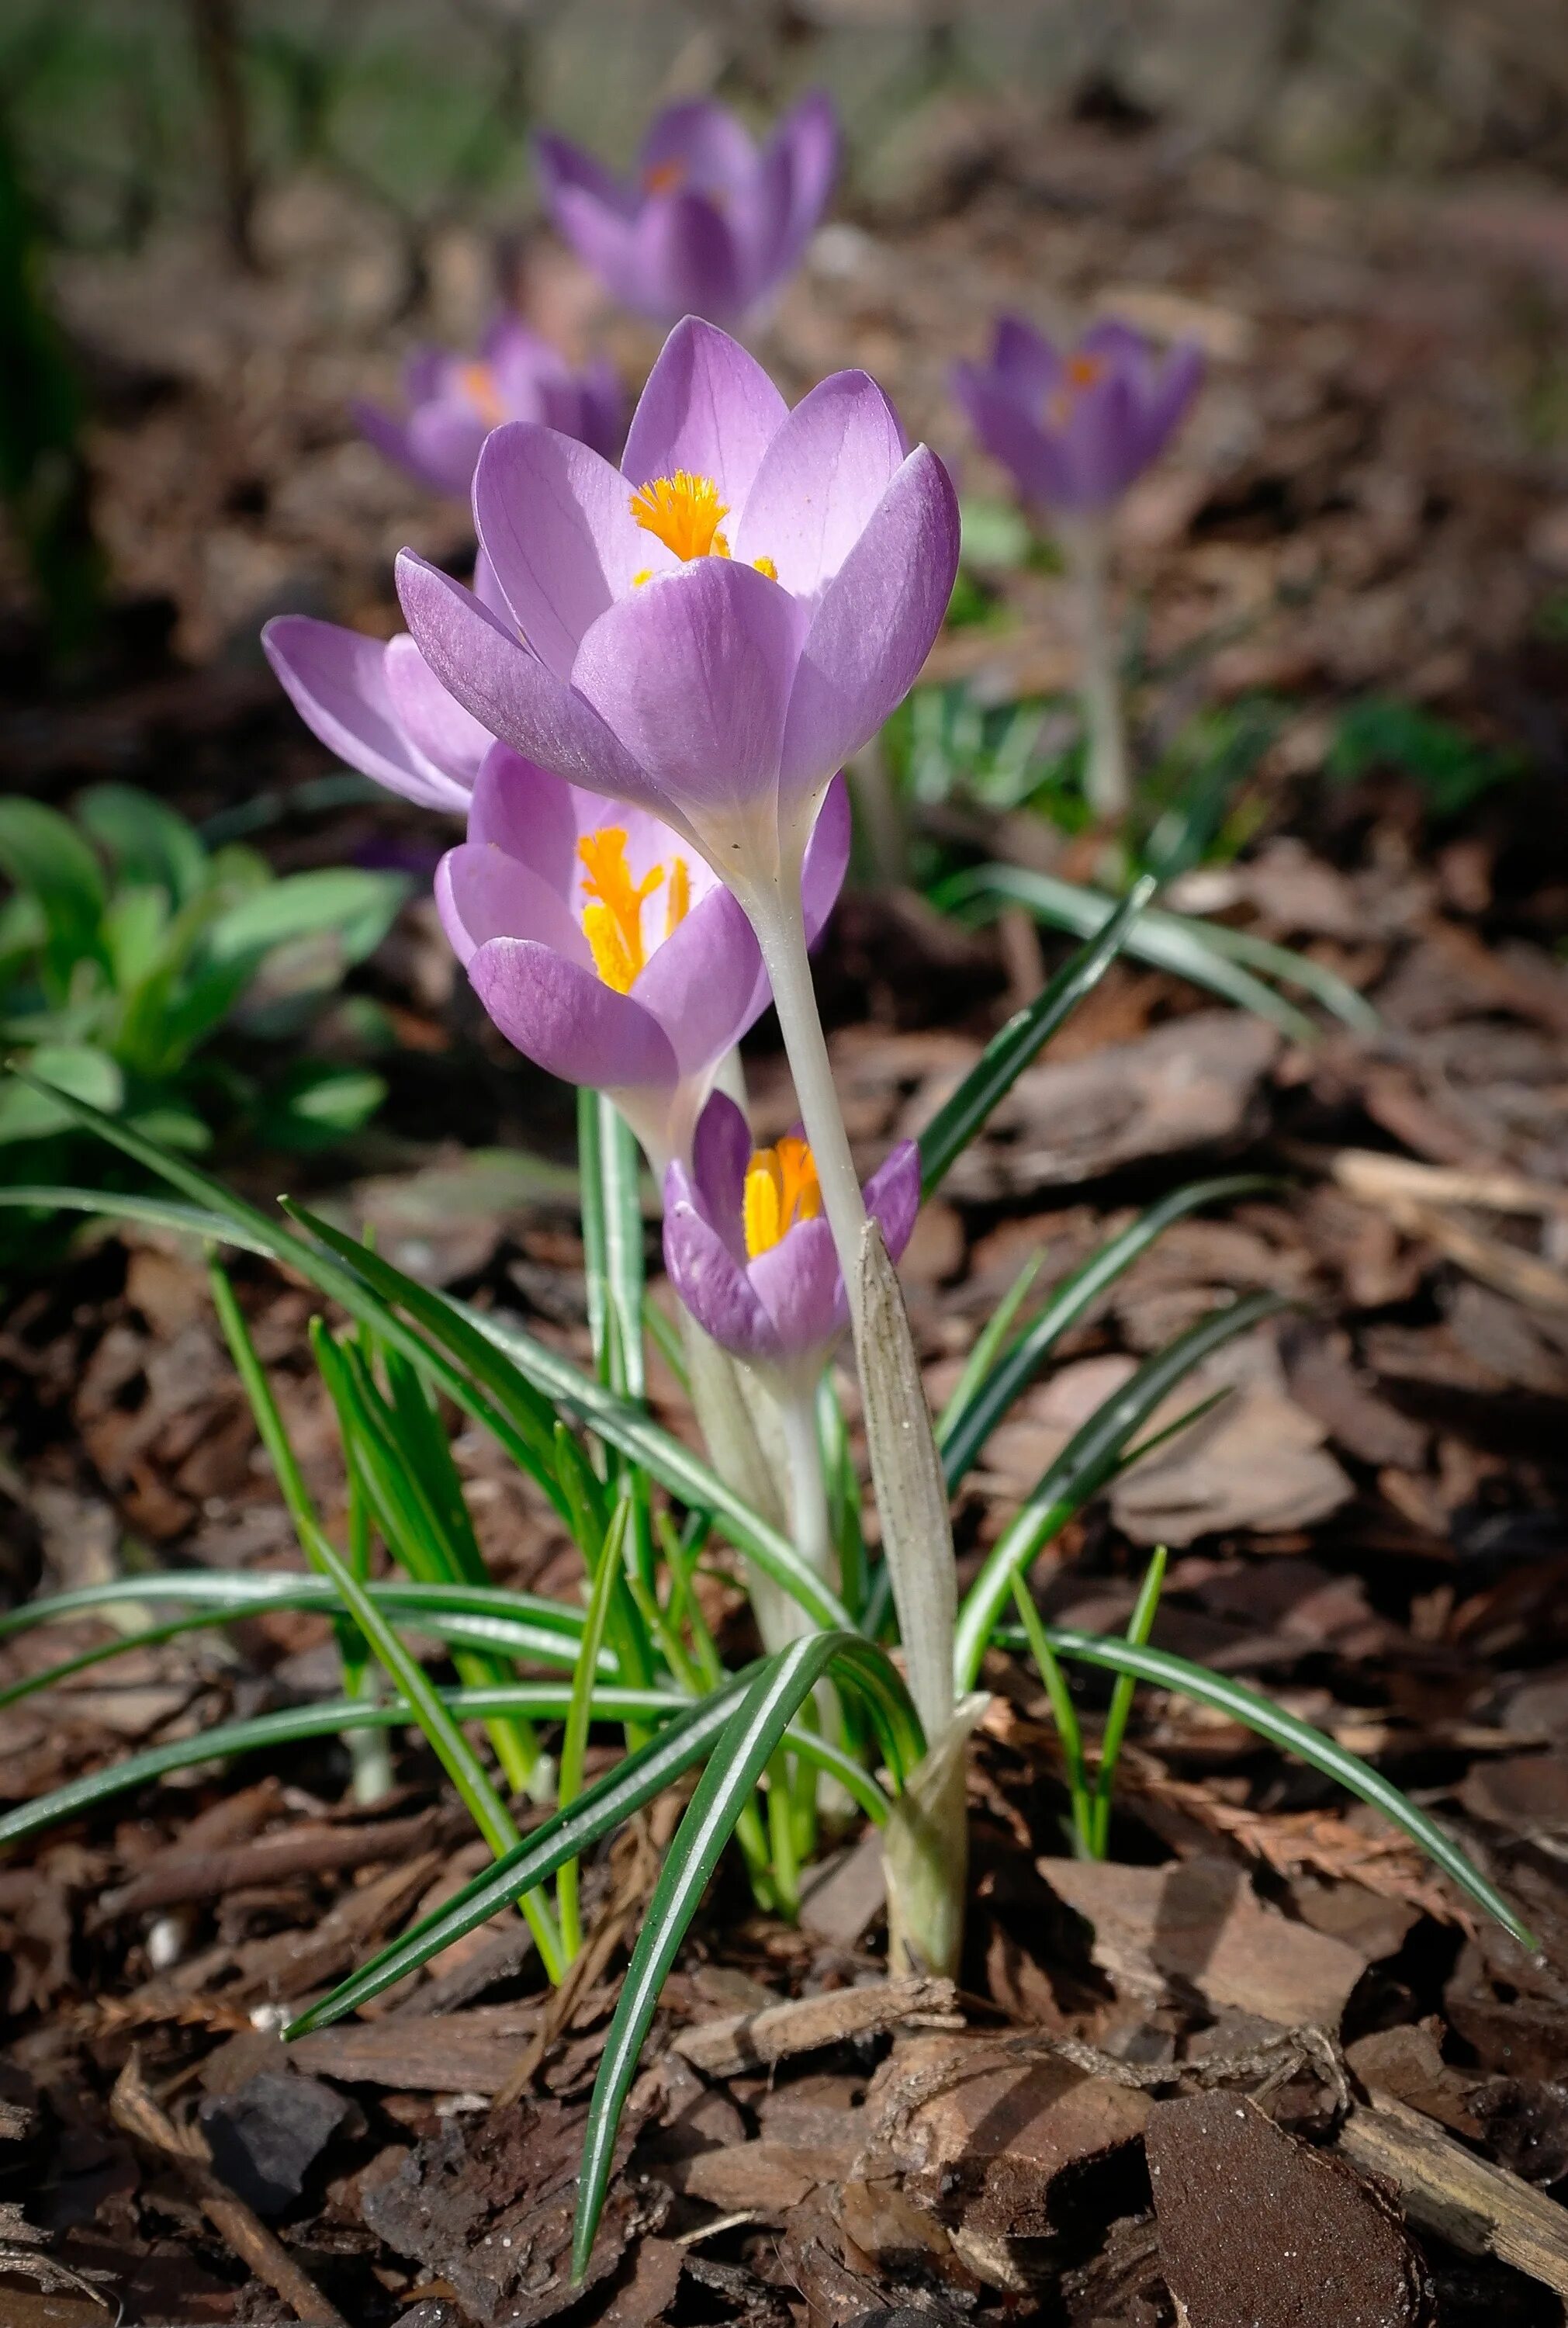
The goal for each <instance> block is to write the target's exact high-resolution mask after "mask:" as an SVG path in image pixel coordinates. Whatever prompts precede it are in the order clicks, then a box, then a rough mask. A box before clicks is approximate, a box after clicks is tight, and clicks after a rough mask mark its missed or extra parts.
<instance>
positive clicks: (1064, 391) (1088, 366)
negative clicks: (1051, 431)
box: [1046, 353, 1105, 428]
mask: <svg viewBox="0 0 1568 2328" xmlns="http://www.w3.org/2000/svg"><path fill="white" fill-rule="evenodd" d="M1104 371H1105V359H1104V357H1103V356H1091V355H1084V354H1082V353H1080V354H1078V355H1075V356H1069V357H1068V358H1067V361H1066V363H1065V364H1064V365H1063V367H1062V377H1061V379H1060V380H1058V382H1057V383H1056V387H1055V388H1054V389H1053V390H1051V393H1050V395H1049V397H1048V398H1047V400H1046V424H1047V427H1051V428H1062V427H1066V424H1067V422H1068V421H1069V420H1070V419H1071V418H1072V417H1073V407H1074V405H1075V404H1076V402H1077V401H1078V399H1079V398H1080V397H1081V396H1082V395H1083V393H1084V390H1085V389H1088V388H1093V387H1094V384H1095V382H1096V381H1097V380H1101V379H1103V377H1104Z"/></svg>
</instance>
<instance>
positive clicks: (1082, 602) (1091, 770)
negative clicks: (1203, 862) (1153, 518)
mask: <svg viewBox="0 0 1568 2328" xmlns="http://www.w3.org/2000/svg"><path fill="white" fill-rule="evenodd" d="M1057 538H1058V540H1060V542H1061V544H1062V549H1063V551H1064V552H1065V554H1066V561H1067V571H1068V573H1069V575H1070V576H1071V577H1072V581H1073V588H1074V594H1075V597H1076V599H1077V602H1078V631H1079V645H1080V652H1081V653H1082V656H1083V666H1082V670H1081V672H1080V676H1079V693H1080V695H1081V696H1082V699H1083V704H1084V737H1085V743H1086V749H1087V757H1086V761H1085V765H1084V793H1085V794H1086V796H1087V798H1088V803H1089V805H1090V807H1091V808H1092V809H1093V810H1094V814H1095V816H1096V818H1097V819H1098V820H1099V821H1100V822H1101V823H1102V824H1112V823H1115V822H1118V821H1120V820H1121V819H1122V817H1124V816H1125V815H1126V813H1127V812H1128V810H1129V809H1130V808H1131V805H1132V786H1131V776H1130V774H1129V773H1128V765H1127V730H1126V723H1125V719H1124V718H1123V715H1122V671H1121V653H1120V647H1119V642H1118V639H1117V634H1116V627H1115V624H1114V623H1113V620H1112V616H1111V592H1110V566H1111V537H1110V532H1109V530H1108V528H1107V527H1106V525H1105V523H1104V521H1103V520H1102V519H1082V520H1078V521H1075V522H1073V523H1071V524H1065V525H1059V526H1058V528H1057Z"/></svg>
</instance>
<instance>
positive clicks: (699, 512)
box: [632, 469, 729, 559]
mask: <svg viewBox="0 0 1568 2328" xmlns="http://www.w3.org/2000/svg"><path fill="white" fill-rule="evenodd" d="M728 514H729V504H728V502H721V501H720V500H719V498H718V486H717V485H716V484H715V483H714V482H713V479H712V478H711V477H694V476H693V475H692V474H691V472H690V470H689V469H677V470H676V472H675V474H674V475H673V476H672V477H654V478H653V480H652V482H651V483H648V484H645V485H643V487H642V488H641V489H640V491H638V492H637V493H634V494H633V495H632V515H633V516H634V518H635V520H636V521H637V523H638V524H639V525H640V526H641V527H642V529H643V532H644V533H651V534H653V535H654V536H655V537H656V538H657V539H658V540H660V541H662V543H663V544H664V547H665V549H672V550H673V551H674V552H675V555H676V557H677V558H680V559H692V558H707V557H709V555H710V554H711V555H713V556H716V557H718V558H728V555H729V544H728V542H727V541H726V540H725V539H724V536H723V535H722V534H721V533H720V532H719V530H718V521H719V519H720V518H721V517H728Z"/></svg>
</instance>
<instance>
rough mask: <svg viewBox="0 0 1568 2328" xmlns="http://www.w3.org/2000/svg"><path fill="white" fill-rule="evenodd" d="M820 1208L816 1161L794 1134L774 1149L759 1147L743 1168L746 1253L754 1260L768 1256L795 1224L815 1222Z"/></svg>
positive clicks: (820, 1197) (820, 1195)
mask: <svg viewBox="0 0 1568 2328" xmlns="http://www.w3.org/2000/svg"><path fill="white" fill-rule="evenodd" d="M821 1212H822V1183H821V1181H820V1180H819V1179H818V1178H817V1165H816V1159H815V1157H813V1155H812V1151H811V1150H810V1149H809V1148H808V1147H807V1145H806V1143H805V1141H803V1140H802V1139H801V1138H799V1136H798V1135H797V1134H795V1133H794V1132H791V1133H790V1135H789V1136H788V1138H787V1139H784V1140H781V1141H779V1143H778V1146H777V1147H776V1148H759V1149H757V1150H756V1152H755V1153H754V1155H753V1156H752V1159H751V1161H750V1162H749V1163H748V1164H747V1166H746V1197H745V1213H744V1225H745V1229H746V1252H747V1253H748V1254H749V1256H750V1257H751V1259H752V1260H753V1261H755V1260H756V1257H757V1255H758V1253H771V1252H772V1251H773V1249H774V1247H775V1244H779V1243H780V1242H781V1241H782V1240H783V1239H784V1237H785V1236H787V1235H788V1234H789V1232H790V1230H791V1229H793V1226H794V1225H795V1223H796V1222H797V1221H814V1220H816V1219H817V1218H818V1216H820V1214H821Z"/></svg>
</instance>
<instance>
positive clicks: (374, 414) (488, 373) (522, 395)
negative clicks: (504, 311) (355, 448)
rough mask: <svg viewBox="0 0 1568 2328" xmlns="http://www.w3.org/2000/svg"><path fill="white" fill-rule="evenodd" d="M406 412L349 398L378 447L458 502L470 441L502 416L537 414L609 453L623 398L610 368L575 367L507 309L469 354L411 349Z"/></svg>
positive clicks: (475, 448) (471, 457)
mask: <svg viewBox="0 0 1568 2328" xmlns="http://www.w3.org/2000/svg"><path fill="white" fill-rule="evenodd" d="M403 397H404V401H405V404H406V406H407V410H406V411H405V412H404V413H403V414H401V415H399V414H398V413H395V412H388V411H386V410H384V409H383V408H382V407H381V406H380V405H378V404H367V403H363V402H361V403H357V404H356V405H355V406H354V408H353V412H354V418H355V419H356V421H357V422H358V423H359V426H360V428H361V431H362V433H363V434H364V435H365V436H368V437H369V438H370V441H371V444H372V445H374V446H375V447H376V449H377V450H378V452H381V453H384V454H385V455H387V458H388V459H389V460H390V461H395V462H396V463H397V465H398V466H399V468H400V469H405V470H407V472H408V474H409V475H410V476H411V477H414V478H416V479H417V480H418V483H420V484H422V485H428V486H430V487H431V488H432V489H433V491H435V492H436V493H448V494H451V495H452V496H454V497H455V499H457V500H460V501H466V500H467V498H468V493H469V489H470V487H471V486H472V484H473V483H474V463H475V462H476V461H477V460H478V458H479V448H480V446H482V445H483V444H484V440H485V438H486V437H487V436H489V434H490V432H491V430H492V429H493V428H499V427H501V425H502V422H503V421H506V420H538V421H542V422H543V423H544V424H545V426H546V427H549V428H559V430H560V432H561V434H562V435H563V436H576V437H578V438H580V440H581V441H582V443H583V444H585V445H591V446H593V448H594V450H595V452H596V453H603V454H605V455H606V456H607V457H609V458H613V457H614V455H615V453H616V451H617V450H618V448H619V446H620V442H621V430H622V424H623V422H624V418H625V399H624V396H623V394H622V391H621V383H620V381H619V380H617V379H616V377H615V372H614V371H613V370H612V369H611V367H610V366H609V365H608V364H607V363H606V362H604V361H596V362H594V363H591V364H589V365H587V367H586V369H585V370H583V371H573V369H572V367H571V366H570V365H569V364H568V361H567V360H566V358H565V357H564V356H563V355H562V354H561V353H560V352H559V349H556V348H552V347H551V345H550V344H549V341H548V340H541V339H540V336H539V333H537V332H530V330H529V328H528V326H527V324H521V323H519V322H518V320H517V318H516V317H515V316H513V315H502V316H500V317H499V318H498V319H497V320H496V322H495V323H493V324H492V325H491V327H490V329H489V331H488V332H487V333H485V335H484V342H483V344H482V346H481V349H480V352H479V355H478V356H477V358H474V359H470V358H468V357H465V356H460V355H455V354H454V353H453V352H451V351H450V350H449V349H446V348H420V349H418V351H417V352H415V353H414V355H412V356H411V357H410V358H409V360H408V365H407V368H406V369H405V371H404V374H403Z"/></svg>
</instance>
